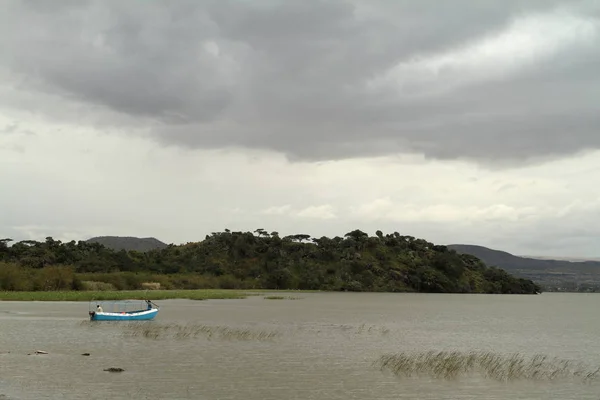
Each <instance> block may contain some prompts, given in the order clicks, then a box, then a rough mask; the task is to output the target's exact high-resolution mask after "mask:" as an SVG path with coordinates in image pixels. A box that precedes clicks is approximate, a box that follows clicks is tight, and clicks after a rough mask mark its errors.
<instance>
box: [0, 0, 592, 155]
mask: <svg viewBox="0 0 600 400" xmlns="http://www.w3.org/2000/svg"><path fill="white" fill-rule="evenodd" d="M52 4H53V6H52V7H51V6H48V3H47V2H43V1H33V0H31V1H25V2H12V3H6V4H5V5H4V6H3V7H4V9H5V12H3V13H2V15H1V16H0V22H1V27H0V33H1V36H0V61H1V64H0V68H3V69H4V70H5V71H9V72H10V73H11V74H12V76H13V77H14V79H18V80H21V81H23V80H24V81H23V82H25V85H26V86H27V88H28V89H29V90H32V88H33V89H35V90H39V91H44V92H46V93H55V94H58V95H60V96H64V97H66V98H69V99H75V100H77V101H80V102H83V103H86V104H91V105H96V106H100V107H105V108H107V109H110V110H113V111H116V112H119V113H124V114H127V115H129V116H132V117H135V118H139V123H140V125H145V124H150V125H151V126H152V127H153V135H154V136H155V137H156V138H157V139H158V140H160V141H161V142H163V143H165V144H177V145H182V146H188V147H197V148H201V147H210V148H217V147H226V146H244V147H254V148H270V149H275V150H278V151H283V152H285V153H287V154H288V155H289V156H290V157H292V158H301V159H302V158H303V159H331V158H344V157H353V156H364V155H376V154H385V153H391V152H400V151H414V152H421V153H424V154H425V155H426V156H428V157H434V158H442V159H454V158H460V157H464V158H470V159H476V160H479V161H482V162H492V163H502V162H517V161H522V160H526V159H529V158H531V157H548V156H555V155H556V156H559V155H564V154H571V153H573V152H577V151H580V150H584V149H587V148H598V147H600V135H598V134H597V128H598V126H599V124H598V122H599V121H598V118H599V117H598V109H599V108H600V107H599V106H598V104H600V103H599V100H600V95H598V93H600V78H599V74H598V72H596V71H599V70H600V53H599V52H598V51H597V49H598V47H599V45H600V43H597V42H596V43H591V44H590V43H588V44H587V47H586V46H580V47H577V46H575V47H573V46H571V47H569V46H566V47H565V48H564V51H563V52H558V53H556V54H553V55H552V57H549V58H547V59H545V60H544V62H541V63H534V64H533V65H532V66H529V67H528V68H526V69H524V70H522V71H520V70H517V71H516V72H514V73H511V74H509V75H505V76H502V78H498V79H491V80H486V79H482V80H481V81H477V82H474V83H471V84H468V85H458V86H457V87H455V88H450V89H448V90H442V89H443V86H444V85H446V83H447V82H446V81H444V80H438V81H436V80H435V79H434V80H432V81H431V82H429V81H427V79H426V80H425V81H424V82H421V81H419V79H420V78H419V76H416V77H415V79H414V80H413V79H408V78H407V79H408V80H407V83H408V85H407V86H406V87H405V90H404V91H401V90H400V89H398V88H394V87H393V86H392V85H391V84H389V85H388V86H387V87H385V86H384V87H383V89H381V88H380V89H379V90H372V88H370V87H369V85H368V83H369V82H370V81H371V80H372V79H374V78H377V77H381V76H383V74H385V73H386V72H387V71H389V70H390V69H391V68H393V67H394V66H395V65H397V64H398V63H410V62H411V61H412V60H414V57H417V56H422V55H425V56H426V55H431V54H435V53H438V52H442V53H443V52H447V51H449V50H452V49H455V48H457V47H460V46H463V45H466V44H469V43H472V42H473V41H475V40H479V39H481V38H485V37H488V36H489V35H493V34H497V33H498V32H501V31H502V30H503V29H505V28H506V27H507V26H508V24H510V23H511V22H512V21H514V18H519V17H523V16H528V15H532V14H536V13H549V12H552V11H553V10H555V9H556V7H562V8H560V10H564V12H566V13H568V12H571V11H572V12H578V13H579V14H578V15H580V16H585V17H587V18H588V20H589V21H591V23H595V26H594V29H596V31H595V36H593V39H594V40H596V41H597V40H598V30H599V29H600V25H599V24H598V18H599V7H598V3H597V2H595V1H592V0H589V1H566V0H565V1H562V2H561V1H554V0H552V1H550V0H539V1H537V0H528V1H524V0H523V1H516V0H515V1H505V2H498V1H484V0H482V1H478V2H472V1H470V0H469V1H467V0H458V1H454V2H451V3H450V2H440V1H437V0H436V1H433V0H431V1H412V0H411V1H409V0H389V1H383V0H370V1H363V2H350V1H342V0H312V1H297V2H292V1H283V0H282V1H275V0H273V1H256V2H255V1H242V0H238V1H233V0H218V1H216V0H215V1H192V0H190V1H183V0H180V1H177V2H167V1H162V2H160V1H159V2H143V3H139V2H118V1H97V2H87V1H78V2H53V3H52ZM481 68H482V69H484V68H485V66H482V67H481ZM442 72H443V71H442ZM476 72H478V73H479V72H480V71H476ZM483 72H485V71H483ZM469 73H470V72H469V71H466V72H465V76H460V75H456V74H455V75H450V76H449V79H448V81H449V83H452V82H451V81H452V80H458V81H460V80H461V79H463V78H464V79H470V76H468V74H469ZM458 74H460V72H458ZM407 76H410V75H407ZM440 87H441V89H440Z"/></svg>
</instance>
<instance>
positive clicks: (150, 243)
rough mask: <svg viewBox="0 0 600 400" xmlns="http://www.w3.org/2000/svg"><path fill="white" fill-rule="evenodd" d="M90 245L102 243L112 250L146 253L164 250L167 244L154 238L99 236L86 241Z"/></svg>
mask: <svg viewBox="0 0 600 400" xmlns="http://www.w3.org/2000/svg"><path fill="white" fill-rule="evenodd" d="M86 242H88V243H100V244H101V245H103V246H105V247H107V248H109V249H112V250H116V251H119V250H127V251H129V250H135V251H139V252H146V251H149V250H155V249H164V248H165V247H167V244H166V243H163V242H161V241H160V240H158V239H155V238H153V237H149V238H138V237H133V236H97V237H93V238H91V239H88V240H86Z"/></svg>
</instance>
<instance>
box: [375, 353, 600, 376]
mask: <svg viewBox="0 0 600 400" xmlns="http://www.w3.org/2000/svg"><path fill="white" fill-rule="evenodd" d="M374 364H375V365H376V366H377V367H379V368H380V369H381V370H382V371H383V370H388V371H391V372H392V373H394V374H395V375H397V376H400V377H411V376H413V375H423V374H425V375H429V376H431V377H434V378H442V379H456V378H458V377H459V376H461V375H467V374H473V373H479V374H480V375H482V376H484V377H485V378H489V379H494V380H497V381H503V382H506V381H512V380H523V379H524V380H555V379H565V378H580V379H582V380H583V381H585V382H589V381H592V380H595V379H597V378H598V377H599V376H600V368H598V369H595V370H594V369H590V368H588V367H586V366H585V365H584V364H582V363H578V362H574V361H571V360H562V359H558V358H551V357H548V356H546V355H539V354H538V355H533V356H529V357H527V356H524V355H521V354H509V355H503V354H499V353H493V352H468V353H465V352H458V351H438V352H436V351H428V352H419V353H397V354H385V355H383V356H381V357H380V358H379V359H378V360H376V361H375V362H374Z"/></svg>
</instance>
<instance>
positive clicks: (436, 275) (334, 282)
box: [0, 229, 540, 294]
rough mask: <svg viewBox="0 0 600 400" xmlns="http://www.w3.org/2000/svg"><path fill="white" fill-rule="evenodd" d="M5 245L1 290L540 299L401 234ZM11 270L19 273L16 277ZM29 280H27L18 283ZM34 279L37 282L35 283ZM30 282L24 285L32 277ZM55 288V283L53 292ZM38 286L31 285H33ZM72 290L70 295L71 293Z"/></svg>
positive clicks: (498, 273) (505, 276)
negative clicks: (140, 247) (116, 245)
mask: <svg viewBox="0 0 600 400" xmlns="http://www.w3.org/2000/svg"><path fill="white" fill-rule="evenodd" d="M0 243H4V244H3V246H0V261H2V262H4V268H0V271H4V272H3V273H4V277H2V276H0V286H2V287H0V289H3V290H16V289H20V290H26V289H27V290H39V287H37V286H35V285H36V282H38V281H37V280H36V279H37V278H36V276H43V277H44V279H45V280H42V279H41V278H40V281H41V282H45V283H44V284H45V285H46V286H45V288H46V289H47V288H48V287H51V288H53V289H65V288H66V287H65V286H69V285H71V286H72V287H73V288H75V287H77V285H78V284H79V283H80V282H82V281H88V282H89V281H94V282H104V283H107V284H110V285H112V286H114V287H115V288H117V289H137V288H141V287H142V283H144V282H150V281H152V282H159V283H160V284H161V287H165V288H182V289H194V288H231V289H260V288H264V289H304V290H331V291H386V292H434V293H513V294H524V293H527V294H534V293H538V292H540V287H539V286H537V285H536V284H534V283H533V282H532V281H531V280H527V279H519V278H516V277H514V276H512V275H510V274H509V273H507V272H506V271H504V270H502V269H497V268H489V267H486V265H485V264H484V263H483V262H482V261H481V260H479V259H478V258H476V257H474V256H471V255H467V254H458V253H457V252H455V251H453V250H451V249H448V248H447V247H446V246H437V245H434V244H433V243H430V242H427V241H426V240H424V239H417V238H414V237H412V236H402V235H400V234H399V233H397V232H394V233H393V234H387V235H384V234H383V233H382V232H381V231H377V232H376V236H369V235H368V234H366V233H365V232H362V231H360V230H355V231H352V232H348V233H346V234H345V235H344V237H339V236H336V237H334V238H328V237H320V238H311V237H310V235H306V234H297V235H290V236H286V237H280V236H279V234H278V233H277V232H272V233H268V232H266V231H264V230H262V229H257V230H256V231H255V232H254V233H252V232H230V231H228V230H226V231H225V232H217V233H213V234H211V235H209V236H206V238H205V239H204V240H203V241H201V242H196V243H187V244H184V245H180V246H175V245H168V246H166V247H164V248H162V249H154V250H148V251H145V252H140V251H135V250H130V251H127V250H120V251H115V250H112V249H109V248H107V247H105V246H104V245H102V244H100V243H98V242H86V241H79V242H77V243H76V242H74V241H73V242H69V243H61V242H60V241H56V240H54V239H52V238H46V241H45V242H35V241H25V242H18V243H15V244H14V245H12V246H7V245H6V242H0ZM6 271H12V272H11V273H12V274H13V275H11V274H8V273H7V272H6ZM19 274H20V275H19ZM28 274H29V275H28ZM26 275H27V276H28V278H27V279H25V278H24V277H25V276H26ZM48 282H51V283H52V284H48ZM28 285H29V286H28ZM67 288H68V287H67Z"/></svg>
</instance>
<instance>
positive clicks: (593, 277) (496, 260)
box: [448, 244, 600, 291]
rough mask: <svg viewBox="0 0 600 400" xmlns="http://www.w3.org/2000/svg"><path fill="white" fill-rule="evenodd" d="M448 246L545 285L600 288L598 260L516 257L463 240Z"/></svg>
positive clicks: (582, 288) (584, 288)
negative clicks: (469, 243)
mask: <svg viewBox="0 0 600 400" xmlns="http://www.w3.org/2000/svg"><path fill="white" fill-rule="evenodd" d="M448 248H450V249H453V250H455V251H456V252H458V253H461V254H470V255H473V256H475V257H477V258H479V259H481V260H482V261H483V262H484V263H485V264H486V265H488V266H497V267H499V268H502V269H505V270H506V271H508V272H510V273H512V274H514V275H515V276H519V277H522V278H527V279H531V280H533V281H535V282H537V283H539V284H542V285H544V286H546V287H547V289H548V288H551V287H555V288H562V289H565V290H570V291H571V290H573V291H574V290H578V291H579V290H585V291H588V290H591V289H594V288H600V261H592V260H589V261H568V260H553V259H546V258H529V257H519V256H515V255H513V254H510V253H507V252H505V251H500V250H494V249H490V248H487V247H483V246H475V245H466V244H452V245H448ZM594 290H595V289H594Z"/></svg>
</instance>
